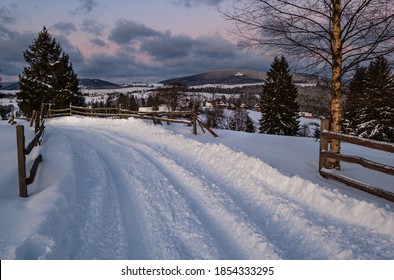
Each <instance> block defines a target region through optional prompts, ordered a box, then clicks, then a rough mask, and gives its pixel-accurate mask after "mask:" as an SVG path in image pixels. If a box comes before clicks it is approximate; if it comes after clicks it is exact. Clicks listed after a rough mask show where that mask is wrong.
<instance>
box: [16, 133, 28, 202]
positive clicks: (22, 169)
mask: <svg viewBox="0 0 394 280" xmlns="http://www.w3.org/2000/svg"><path fill="white" fill-rule="evenodd" d="M16 146H17V154H18V177H19V196H20V197H27V185H26V157H25V128H24V126H23V125H18V126H17V127H16Z"/></svg>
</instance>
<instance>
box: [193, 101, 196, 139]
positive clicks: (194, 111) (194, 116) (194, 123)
mask: <svg viewBox="0 0 394 280" xmlns="http://www.w3.org/2000/svg"><path fill="white" fill-rule="evenodd" d="M192 123H193V134H194V135H197V109H196V105H193V109H192Z"/></svg>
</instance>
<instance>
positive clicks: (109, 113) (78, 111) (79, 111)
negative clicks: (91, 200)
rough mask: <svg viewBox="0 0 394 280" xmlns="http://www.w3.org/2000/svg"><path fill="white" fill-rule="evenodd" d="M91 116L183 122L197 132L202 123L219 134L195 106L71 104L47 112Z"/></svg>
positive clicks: (208, 129)
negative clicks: (175, 108)
mask: <svg viewBox="0 0 394 280" xmlns="http://www.w3.org/2000/svg"><path fill="white" fill-rule="evenodd" d="M72 115H80V116H90V117H114V118H130V117H132V118H137V119H146V120H152V121H153V122H154V123H161V122H167V123H181V124H187V125H191V126H192V127H193V133H194V134H195V135H196V134H197V123H198V124H199V125H200V127H201V129H202V131H203V132H204V133H205V130H204V128H205V129H206V130H207V131H209V132H210V133H211V134H212V135H213V136H214V137H218V135H217V134H216V133H215V132H214V131H213V130H212V129H210V128H209V127H208V126H207V125H206V124H205V123H204V122H203V121H202V120H201V119H200V118H198V116H197V112H196V109H195V107H193V110H191V111H173V112H163V111H161V112H160V111H152V112H140V111H130V110H123V109H120V108H87V107H78V106H73V105H70V107H69V108H66V109H52V108H51V107H49V109H48V112H47V117H48V118H53V117H61V116H72Z"/></svg>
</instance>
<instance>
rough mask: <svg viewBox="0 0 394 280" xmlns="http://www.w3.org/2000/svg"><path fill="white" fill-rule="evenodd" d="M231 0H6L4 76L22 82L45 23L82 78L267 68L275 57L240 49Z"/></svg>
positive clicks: (0, 44)
mask: <svg viewBox="0 0 394 280" xmlns="http://www.w3.org/2000/svg"><path fill="white" fill-rule="evenodd" d="M230 3H231V0H143V1H141V0H111V1H108V0H1V2H0V70H1V72H0V77H1V78H2V81H3V82H7V81H17V80H18V75H19V74H21V73H22V71H23V66H24V60H23V51H25V50H26V49H27V48H28V46H29V45H30V44H31V43H32V42H33V40H34V38H36V37H37V35H38V33H39V32H40V31H41V30H42V28H43V26H46V27H47V28H48V29H49V33H50V34H51V35H53V36H54V37H55V39H56V40H57V41H58V42H59V43H60V45H61V46H62V48H63V51H65V52H66V53H68V54H69V55H70V58H71V62H72V63H73V67H74V70H75V72H76V73H77V74H78V76H79V77H80V78H101V79H106V80H109V81H113V82H119V83H122V82H132V81H142V82H157V81H160V80H163V79H166V78H173V77H179V76H184V75H192V74H198V73H201V72H205V71H210V70H215V69H236V68H247V69H256V70H262V71H265V70H267V68H268V67H269V64H270V62H271V61H272V58H264V57H263V55H262V54H256V53H254V52H253V51H250V50H249V51H247V50H240V49H239V48H237V47H236V46H235V45H236V39H235V38H233V37H232V36H231V35H230V34H229V33H228V32H227V31H226V27H227V28H228V27H231V25H230V23H228V22H225V20H224V19H223V18H222V16H221V15H220V13H219V12H218V10H217V9H218V7H221V8H225V6H226V5H228V4H230Z"/></svg>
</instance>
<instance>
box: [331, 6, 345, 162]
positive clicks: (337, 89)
mask: <svg viewBox="0 0 394 280" xmlns="http://www.w3.org/2000/svg"><path fill="white" fill-rule="evenodd" d="M332 3H333V15H332V88H331V130H332V131H334V132H340V131H341V87H342V39H341V36H342V32H341V0H332ZM340 151H341V143H340V141H339V140H331V145H330V152H332V153H340ZM328 168H335V169H340V162H339V160H335V159H330V160H329V162H328Z"/></svg>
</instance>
